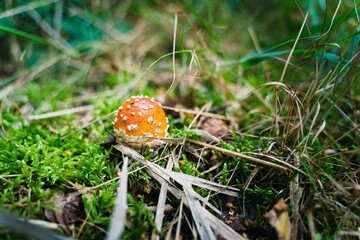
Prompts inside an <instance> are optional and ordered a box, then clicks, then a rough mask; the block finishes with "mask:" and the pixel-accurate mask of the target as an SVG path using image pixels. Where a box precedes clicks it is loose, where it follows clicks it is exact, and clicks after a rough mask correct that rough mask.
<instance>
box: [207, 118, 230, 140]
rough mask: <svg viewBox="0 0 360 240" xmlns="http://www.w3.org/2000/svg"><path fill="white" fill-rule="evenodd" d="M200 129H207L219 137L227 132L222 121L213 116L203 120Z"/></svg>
mask: <svg viewBox="0 0 360 240" xmlns="http://www.w3.org/2000/svg"><path fill="white" fill-rule="evenodd" d="M201 129H204V130H206V131H208V132H209V133H210V134H211V135H213V136H215V137H220V136H223V135H226V134H228V133H229V131H228V130H227V126H226V124H225V122H224V121H222V120H220V119H215V118H209V119H206V120H205V121H204V123H203V124H202V126H201Z"/></svg>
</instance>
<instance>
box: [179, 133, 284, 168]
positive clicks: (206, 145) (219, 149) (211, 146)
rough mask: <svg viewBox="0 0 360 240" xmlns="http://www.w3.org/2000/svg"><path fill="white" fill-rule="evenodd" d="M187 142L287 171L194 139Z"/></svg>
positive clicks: (270, 163)
mask: <svg viewBox="0 0 360 240" xmlns="http://www.w3.org/2000/svg"><path fill="white" fill-rule="evenodd" d="M186 141H188V142H191V143H195V144H197V145H200V146H203V147H208V148H214V149H216V150H217V151H219V152H222V153H223V154H226V155H230V156H234V157H239V158H242V159H245V160H249V161H252V162H256V163H260V164H262V165H266V166H269V167H273V168H280V169H283V170H286V167H283V166H280V165H277V164H275V163H272V162H267V161H264V160H261V159H258V158H254V157H250V156H247V155H244V154H241V153H238V152H233V151H230V150H227V149H225V148H220V147H216V146H213V145H210V144H207V143H203V142H199V141H196V140H192V139H186Z"/></svg>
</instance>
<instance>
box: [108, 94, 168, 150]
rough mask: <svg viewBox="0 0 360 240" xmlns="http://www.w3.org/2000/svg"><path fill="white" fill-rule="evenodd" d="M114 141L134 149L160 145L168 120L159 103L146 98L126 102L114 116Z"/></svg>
mask: <svg viewBox="0 0 360 240" xmlns="http://www.w3.org/2000/svg"><path fill="white" fill-rule="evenodd" d="M113 124H114V127H115V134H116V140H117V141H118V142H121V143H127V144H128V145H129V146H131V147H134V148H142V147H145V146H146V145H149V146H150V148H154V147H155V146H157V145H159V144H161V143H162V142H161V141H160V140H159V139H153V138H149V137H156V138H162V137H165V136H166V135H167V129H168V119H167V118H166V117H165V113H164V110H163V109H162V107H161V105H160V103H158V102H157V101H156V100H155V99H154V98H149V97H148V96H145V97H144V96H133V97H131V98H130V99H128V100H126V101H125V103H124V104H123V105H122V106H121V107H120V108H119V111H118V112H117V113H116V114H115V120H114V122H113Z"/></svg>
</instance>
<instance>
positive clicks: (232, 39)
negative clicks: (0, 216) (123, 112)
mask: <svg viewBox="0 0 360 240" xmlns="http://www.w3.org/2000/svg"><path fill="white" fill-rule="evenodd" d="M40 3H41V4H43V6H40V5H39V4H40ZM295 3H296V2H289V1H275V2H271V1H270V2H269V1H265V2H264V1H245V2H239V1H226V2H223V1H187V0H184V1H173V2H172V1H170V2H166V1H161V2H156V1H144V2H142V1H123V2H118V1H91V2H88V1H81V0H79V1H73V2H67V1H56V2H53V1H42V2H39V1H31V2H21V1H20V2H13V1H4V4H3V5H2V6H0V12H1V13H0V16H1V17H0V45H1V47H2V49H6V50H4V51H1V53H0V79H1V81H0V105H1V109H0V110H1V115H0V119H1V130H0V206H1V207H2V208H4V209H7V210H10V211H11V212H13V213H14V214H16V216H18V217H19V218H26V219H37V220H43V221H49V219H48V218H47V217H46V216H45V215H46V214H47V213H46V211H54V212H60V213H62V212H61V211H62V210H59V209H58V207H57V204H56V201H55V200H54V199H61V197H59V196H60V195H61V193H63V194H65V195H69V194H71V193H76V192H78V191H84V192H83V193H82V194H79V198H78V199H77V201H78V202H77V203H76V204H78V203H79V204H78V205H76V204H75V203H73V202H71V204H75V205H76V206H78V208H77V210H79V211H76V212H72V211H70V213H71V214H74V215H75V216H72V217H71V219H69V222H68V223H69V229H70V232H71V235H72V237H74V238H78V239H103V238H104V237H105V236H106V233H107V231H108V227H109V223H110V220H111V218H112V212H113V208H114V204H115V197H116V193H117V187H118V182H117V181H113V179H116V178H118V176H119V175H121V167H122V155H121V153H119V152H118V151H116V150H114V149H113V148H112V147H111V144H103V143H104V142H106V140H107V139H108V137H109V136H111V135H112V134H113V127H112V124H111V122H112V121H113V115H112V114H111V113H112V112H113V111H115V110H116V109H118V107H119V106H120V105H121V104H122V103H123V102H124V101H125V100H126V99H127V98H129V97H130V96H132V95H148V96H153V97H156V98H158V100H159V101H161V102H163V104H164V105H165V106H168V107H173V108H176V109H177V110H179V109H180V110H181V109H191V110H193V111H195V112H196V113H199V112H201V111H200V109H201V108H202V107H204V106H205V108H204V109H202V111H205V112H209V113H211V114H215V115H213V116H212V117H210V119H211V118H220V119H223V120H222V124H224V125H221V126H222V127H220V129H221V130H223V131H224V130H225V134H223V135H221V134H220V135H221V136H220V140H219V141H218V142H217V143H215V142H211V140H209V139H207V138H206V137H205V136H204V137H203V136H201V135H199V134H198V133H196V132H195V131H192V130H193V129H199V128H204V124H203V123H204V121H206V120H207V119H208V118H207V117H204V116H197V114H193V113H189V112H188V111H186V110H184V112H181V113H179V112H178V111H173V110H169V109H168V110H166V113H167V115H168V117H169V120H170V129H169V132H170V136H169V137H172V138H174V139H176V140H178V142H181V143H184V144H176V143H171V144H168V145H166V146H162V147H160V148H159V149H156V150H155V151H153V152H150V151H149V149H144V150H143V151H142V152H141V153H142V155H143V156H145V157H146V158H147V159H148V160H149V161H155V162H156V163H157V164H159V165H161V166H163V167H165V166H166V162H167V161H168V159H169V156H170V155H171V154H174V156H176V157H177V159H178V161H179V163H180V165H179V166H178V167H176V168H174V169H173V170H174V171H179V172H183V173H186V174H188V175H192V176H197V177H201V178H205V179H208V180H211V181H214V182H217V183H221V184H224V185H229V186H232V187H236V188H238V189H240V194H239V197H237V198H234V197H228V196H225V195H222V194H216V193H214V192H211V191H208V190H206V189H202V188H195V190H196V191H197V192H198V193H199V194H200V195H201V196H203V197H209V201H210V202H211V203H212V204H213V205H214V206H216V207H217V208H218V209H220V210H221V211H222V212H223V213H224V216H222V217H224V219H226V221H227V222H226V221H225V222H226V223H227V224H229V225H230V226H231V227H232V228H233V229H235V230H236V231H238V232H239V233H241V234H244V236H247V237H249V238H260V239H261V238H264V239H266V238H269V236H274V234H275V230H274V229H273V228H272V227H271V226H270V225H269V224H268V222H267V220H266V218H265V217H264V215H265V214H266V213H267V212H269V211H270V210H271V209H272V208H273V206H274V205H275V204H276V203H277V202H278V201H279V199H281V198H284V199H285V203H286V204H287V205H288V212H289V214H290V220H291V221H292V222H293V223H294V222H295V220H298V223H297V224H296V225H295V227H296V230H297V233H295V234H296V235H295V236H296V237H299V238H300V237H304V238H311V237H312V238H316V239H328V238H334V237H336V238H349V239H350V238H351V236H353V235H351V234H358V233H359V226H360V225H359V219H360V208H359V194H360V193H359V160H360V154H359V152H360V151H359V149H360V138H359V133H360V131H359V121H360V118H359V116H360V114H359V111H360V110H359V106H360V88H359V85H360V82H359V79H360V78H359V70H358V60H359V56H358V53H359V51H358V48H359V31H358V27H359V26H358V21H359V19H358V17H357V11H359V9H357V11H355V9H356V8H357V7H358V6H354V3H353V1H343V2H342V3H341V4H340V5H339V8H337V7H338V6H337V4H336V3H335V2H330V1H328V2H325V1H304V2H298V3H297V4H299V5H297V4H295ZM21 6H26V7H25V8H22V7H21ZM30 6H32V8H34V10H31V9H32V8H31V7H30ZM307 12H309V15H306V13H307ZM335 13H336V14H335ZM175 14H176V16H177V18H175V17H174V16H175ZM305 16H308V17H307V21H306V23H307V25H306V26H305V27H304V28H303V31H302V32H301V34H300V35H299V39H298V42H297V45H296V46H294V43H295V39H297V36H298V34H299V30H300V28H301V26H302V23H303V21H304V19H305ZM175 19H176V20H175ZM175 23H177V25H176V26H177V35H176V44H175V45H174V46H173V35H174V24H175ZM56 33H58V34H56ZM293 46H294V51H291V49H292V48H293ZM173 50H176V51H177V52H176V54H175V55H172V54H169V53H171V52H173ZM167 54H168V55H167ZM289 54H292V55H291V58H289V59H288V56H289ZM173 56H174V59H175V61H174V64H173V61H172V57H173ZM285 63H286V64H285ZM284 65H287V69H285V70H284ZM149 66H151V67H150V68H148V67H149ZM174 66H175V68H174ZM173 71H175V76H176V78H175V82H174V83H175V84H174V85H172V82H173V80H174V79H173ZM170 86H172V88H170ZM168 90H170V91H169V92H168V93H167V91H168ZM166 93H167V94H166ZM80 106H88V107H89V109H88V110H86V111H80V112H77V113H75V114H60V115H59V116H55V117H44V118H41V119H34V116H38V115H40V114H43V113H48V112H55V111H58V110H64V109H72V108H75V107H80ZM194 119H195V122H193V120H194ZM190 125H191V126H192V128H191V129H188V128H189V126H190ZM215 126H216V124H215ZM217 126H218V127H219V124H218V125H217ZM224 126H225V127H224ZM215 128H217V127H215ZM210 130H212V129H207V131H210ZM219 131H220V130H219ZM216 137H218V136H216ZM185 138H188V139H193V140H196V141H200V142H203V143H207V144H212V146H217V147H220V148H221V149H227V150H230V151H232V152H235V153H243V154H246V155H249V156H253V157H255V158H259V159H262V160H266V161H269V162H274V163H276V164H278V165H280V166H285V167H286V170H279V169H277V168H273V167H269V166H263V165H261V164H258V163H254V162H251V161H247V160H244V159H243V158H240V157H236V156H233V155H229V154H224V153H223V152H221V151H218V150H216V149H214V148H211V147H203V146H199V145H197V144H193V143H190V142H186V141H184V139H185ZM274 159H275V160H274ZM278 160H280V161H278ZM284 163H286V164H288V165H284ZM214 166H215V167H214ZM289 166H290V167H289ZM211 168H213V169H212V170H211V171H208V170H209V169H211ZM129 172H130V175H129V191H128V200H129V209H128V214H127V223H126V229H125V232H124V233H123V237H124V238H126V239H139V238H145V239H147V238H150V236H151V233H152V230H153V228H154V211H153V209H154V208H151V207H154V206H156V204H157V201H158V195H159V191H160V185H159V184H158V183H157V182H156V181H155V180H154V179H152V178H151V177H150V176H149V175H148V174H147V172H146V171H145V170H144V169H142V168H141V166H140V165H139V164H134V163H131V164H130V167H129ZM294 187H295V189H294ZM295 198H298V199H299V201H298V202H296V201H295V200H294V199H295ZM166 203H167V204H170V205H171V207H172V209H171V210H169V211H167V212H166V213H165V216H164V224H163V227H164V228H165V229H166V226H169V225H171V222H172V221H173V220H174V219H175V218H176V217H177V216H178V213H177V211H178V210H179V209H178V208H179V205H180V201H179V200H178V199H175V198H174V197H172V196H171V195H168V198H167V202H166ZM148 207H150V208H148ZM46 209H48V210H46ZM184 214H185V215H186V216H187V220H184V221H183V222H182V231H181V235H182V236H183V238H184V239H186V238H193V237H194V235H193V233H192V229H191V228H192V224H191V221H192V220H191V214H190V213H189V211H188V209H184ZM67 217H68V216H67ZM219 217H221V216H219ZM59 231H62V233H63V234H66V232H64V230H63V229H59ZM174 231H175V230H174ZM292 231H293V234H294V229H293V230H292ZM20 235H21V233H16V232H14V231H12V230H11V228H9V227H8V226H4V227H1V228H0V238H1V239H17V238H19V236H20ZM165 235H166V233H162V234H161V237H162V238H164V237H165Z"/></svg>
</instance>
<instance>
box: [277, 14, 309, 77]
mask: <svg viewBox="0 0 360 240" xmlns="http://www.w3.org/2000/svg"><path fill="white" fill-rule="evenodd" d="M308 16H309V13H306V15H305V18H304V21H303V24H302V25H301V28H300V31H299V33H298V35H297V37H296V40H295V42H294V45H293V47H292V48H291V51H290V54H289V56H288V58H287V60H286V63H285V66H284V69H283V72H282V73H281V77H280V82H282V81H283V80H284V77H285V73H286V69H287V66H288V65H289V62H290V59H291V56H292V54H293V52H294V50H295V47H296V44H297V42H298V41H299V38H300V35H301V33H302V30H303V29H304V26H305V23H306V20H307V17H308Z"/></svg>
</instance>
